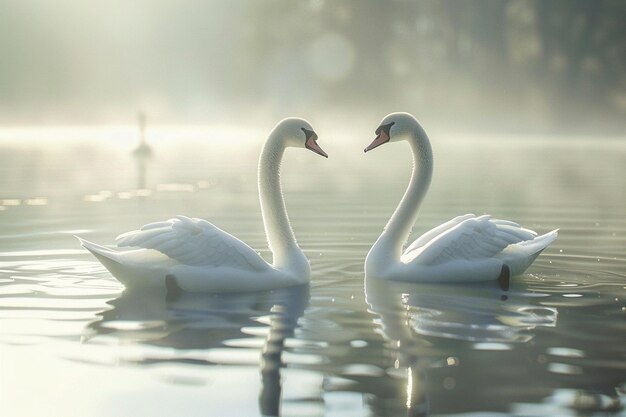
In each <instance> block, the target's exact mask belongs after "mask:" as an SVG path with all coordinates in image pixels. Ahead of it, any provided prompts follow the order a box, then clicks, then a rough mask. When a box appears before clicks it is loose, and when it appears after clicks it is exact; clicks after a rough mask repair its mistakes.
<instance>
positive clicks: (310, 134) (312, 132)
mask: <svg viewBox="0 0 626 417" xmlns="http://www.w3.org/2000/svg"><path fill="white" fill-rule="evenodd" d="M301 129H302V131H303V132H304V136H305V137H306V139H309V138H310V137H312V136H314V135H315V132H314V131H312V130H309V129H305V128H303V127H302V128H301ZM315 136H317V135H315Z"/></svg>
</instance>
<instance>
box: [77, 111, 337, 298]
mask: <svg viewBox="0 0 626 417" xmlns="http://www.w3.org/2000/svg"><path fill="white" fill-rule="evenodd" d="M316 140H317V135H316V134H315V132H313V129H312V128H311V125H310V124H309V123H308V122H306V121H305V120H302V119H297V118H290V119H285V120H283V121H282V122H280V123H279V124H278V125H277V126H276V127H275V128H274V130H273V131H272V133H271V134H270V136H269V138H268V139H267V142H266V143H265V145H264V147H263V151H262V152H261V156H260V158H259V196H260V201H261V211H262V214H263V222H264V226H265V233H266V235H267V239H268V243H269V247H270V249H271V250H272V252H273V255H274V261H273V263H272V264H269V263H267V262H266V261H265V260H263V258H261V256H260V255H259V254H258V253H257V252H256V251H255V250H254V249H252V248H251V247H250V246H248V245H247V244H245V243H244V242H242V241H241V240H239V239H237V238H236V237H235V236H232V235H230V234H228V233H226V232H225V231H223V230H221V229H219V228H218V227H216V226H214V225H213V224H211V223H209V222H207V221H206V220H200V219H190V218H188V217H184V216H177V217H176V218H174V219H170V220H167V221H163V222H157V223H151V224H147V225H145V226H143V227H142V228H141V229H140V230H135V231H132V232H128V233H124V234H122V235H120V236H118V238H117V239H116V243H117V246H120V247H131V248H134V249H132V250H125V251H124V250H118V249H114V248H107V247H104V246H100V245H97V244H95V243H92V242H88V241H86V240H84V239H80V238H79V240H80V242H81V244H82V245H83V246H84V247H85V248H86V249H88V250H89V251H90V252H91V253H93V254H94V255H95V256H96V257H97V258H98V260H99V261H100V262H101V263H102V264H103V265H104V266H105V267H106V268H107V269H108V270H109V271H110V272H111V273H112V274H113V275H114V276H115V277H116V278H117V279H118V280H119V281H120V282H122V283H123V284H124V285H125V286H126V287H131V288H132V287H144V288H148V287H154V288H166V286H167V287H171V286H174V287H176V288H180V289H183V290H185V291H195V292H234V291H259V290H268V289H272V288H279V287H287V286H291V285H299V284H304V283H307V282H308V281H309V277H310V274H311V270H310V266H309V262H308V260H307V258H306V257H305V255H304V253H303V252H302V250H301V249H300V248H299V247H298V244H297V242H296V239H295V236H294V234H293V231H292V229H291V226H290V224H289V218H288V217H287V211H286V208H285V202H284V200H283V195H282V191H281V187H280V164H281V160H282V156H283V153H284V151H285V149H286V148H287V147H306V148H307V149H310V150H312V151H314V152H316V153H318V154H320V155H322V156H325V157H327V155H326V153H324V151H323V150H322V149H321V148H320V147H319V146H318V145H317V143H316Z"/></svg>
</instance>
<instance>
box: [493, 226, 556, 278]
mask: <svg viewBox="0 0 626 417" xmlns="http://www.w3.org/2000/svg"><path fill="white" fill-rule="evenodd" d="M558 235H559V229H556V230H553V231H551V232H548V233H546V234H544V235H541V236H537V237H536V238H534V239H530V240H525V241H523V242H520V243H516V244H514V245H510V246H509V247H508V248H506V249H505V250H504V252H503V253H505V254H507V255H509V256H510V259H509V260H508V261H505V262H506V263H507V264H508V265H509V267H510V268H511V274H512V275H519V274H522V273H523V272H524V271H525V270H526V269H527V268H528V267H529V266H530V264H532V263H533V262H534V261H535V259H536V258H537V256H539V254H540V253H541V252H542V251H543V250H544V249H545V248H547V247H548V246H549V245H550V244H551V243H552V242H554V241H555V240H556V238H557V237H558ZM509 248H511V250H509Z"/></svg>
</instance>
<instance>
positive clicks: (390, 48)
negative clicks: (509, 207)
mask: <svg viewBox="0 0 626 417" xmlns="http://www.w3.org/2000/svg"><path fill="white" fill-rule="evenodd" d="M296 4H297V7H294V6H293V2H292V1H291V0H272V1H265V2H262V3H252V4H251V5H250V10H248V13H249V15H248V16H249V18H250V22H251V26H250V28H249V31H248V41H247V44H248V48H249V59H250V60H251V62H252V63H263V64H262V67H263V66H264V71H267V72H272V71H274V72H278V74H279V75H277V77H278V78H279V82H274V83H271V82H270V83H266V84H265V86H264V85H263V84H262V83H261V84H258V83H256V82H254V80H258V74H256V75H255V74H253V73H252V72H256V71H258V70H259V66H258V65H254V64H251V65H249V66H244V68H247V69H248V70H249V71H251V73H250V74H248V77H243V78H247V79H249V80H251V84H245V83H244V84H242V85H241V87H243V88H251V89H253V90H254V89H257V91H256V92H257V94H259V95H260V96H262V97H269V96H272V91H265V90H263V88H267V89H268V90H269V89H271V90H274V93H275V90H276V87H277V85H279V86H280V89H282V90H284V91H283V92H284V94H282V95H279V97H281V99H282V100H287V101H286V104H287V106H288V107H290V108H292V106H293V105H297V103H302V101H301V100H300V101H297V102H296V101H293V102H292V101H289V98H288V96H289V94H288V93H289V92H293V91H297V92H298V93H299V96H300V97H299V98H300V99H301V98H302V96H305V97H306V96H309V97H310V99H311V101H312V102H313V103H315V104H319V105H321V106H323V105H327V104H331V103H332V105H334V106H336V105H338V104H345V105H346V106H351V107H354V106H357V107H359V106H360V107H363V108H368V109H372V110H376V111H377V112H378V113H380V110H379V109H378V107H380V108H385V109H390V108H393V109H402V108H407V109H413V110H412V111H415V112H418V113H421V114H427V115H432V116H433V117H436V116H437V115H439V116H441V117H445V118H448V119H449V118H457V119H459V120H461V121H465V122H467V121H469V120H472V119H473V120H482V121H490V123H495V124H498V123H499V122H501V123H503V124H508V125H510V124H511V123H513V124H515V123H520V124H521V123H529V122H532V123H539V124H540V125H542V126H550V125H559V126H562V125H564V124H574V125H577V124H579V123H582V122H584V121H583V120H581V116H586V120H587V122H589V120H590V119H593V122H592V124H593V123H596V124H603V123H614V122H615V121H620V120H622V118H623V117H624V116H625V115H626V71H625V69H626V2H625V1H621V0H464V1H457V0H420V1H399V0H398V1H378V0H334V1H324V0H304V1H299V2H297V3H296ZM329 34H332V35H329ZM320 39H322V40H320ZM323 39H326V41H324V40H323ZM319 43H321V44H322V46H321V49H322V51H321V52H319V51H318V49H319V48H317V47H316V45H318V44H319ZM318 46H319V45H318ZM316 48H317V49H316ZM316 51H317V52H316ZM312 54H313V55H316V56H314V57H313V58H311V55H312ZM346 55H348V60H349V61H350V62H348V63H347V64H346V63H345V62H344V61H345V60H346ZM281 57H282V58H281ZM292 60H296V61H298V62H300V63H301V64H300V65H295V66H294V64H293V62H292ZM311 60H313V61H311ZM315 60H322V61H324V62H321V63H316V62H315ZM337 62H339V64H337ZM285 65H289V66H290V68H289V70H284V69H283V67H284V66H285ZM333 65H335V66H340V67H341V68H339V69H338V70H337V71H336V72H335V73H333V72H332V68H333ZM315 66H319V67H321V68H324V66H326V68H330V70H329V71H330V72H329V73H330V75H331V76H328V74H325V73H324V71H323V70H322V71H321V73H319V72H320V71H318V73H316V72H315V71H311V67H315ZM346 66H347V67H348V68H347V69H346ZM283 71H284V72H283ZM295 71H301V72H302V73H303V74H302V75H300V76H296V77H294V76H293V74H292V72H295ZM290 74H291V75H290ZM302 84H304V85H306V84H310V85H313V86H314V87H311V88H309V89H307V88H305V87H303V86H302ZM259 88H260V89H259ZM302 105H303V107H306V106H307V105H310V103H306V102H305V103H303V104H302ZM494 114H495V115H496V117H495V118H497V119H498V120H493V119H494ZM617 124H621V122H618V123H617Z"/></svg>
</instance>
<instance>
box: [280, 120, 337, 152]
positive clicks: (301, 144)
mask: <svg viewBox="0 0 626 417" xmlns="http://www.w3.org/2000/svg"><path fill="white" fill-rule="evenodd" d="M274 132H275V133H276V134H278V135H279V136H280V137H281V138H282V139H283V140H284V144H285V147H294V148H305V149H308V150H310V151H313V152H315V153H316V154H318V155H322V156H323V157H324V158H328V154H327V153H326V152H324V150H323V149H322V148H320V146H319V145H318V144H317V133H315V131H314V130H313V127H311V124H310V123H309V122H307V121H306V120H304V119H300V118H297V117H289V118H287V119H283V120H281V121H280V122H279V123H278V124H277V125H276V127H275V128H274Z"/></svg>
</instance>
